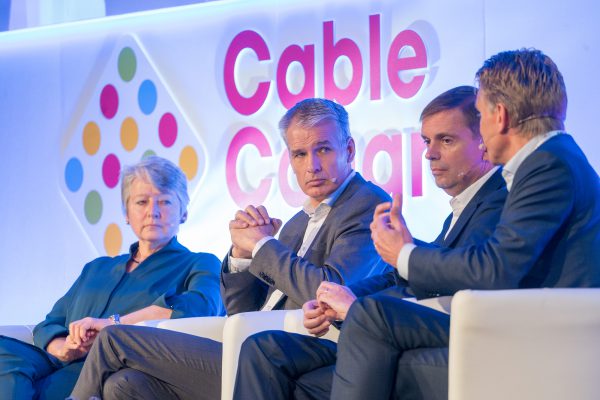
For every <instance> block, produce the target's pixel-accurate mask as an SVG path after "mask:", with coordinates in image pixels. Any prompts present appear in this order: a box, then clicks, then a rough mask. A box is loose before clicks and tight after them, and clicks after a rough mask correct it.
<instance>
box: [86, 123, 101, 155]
mask: <svg viewBox="0 0 600 400" xmlns="http://www.w3.org/2000/svg"><path fill="white" fill-rule="evenodd" d="M83 148H84V149H85V152H86V153H88V154H89V155H90V156H93V155H94V154H96V152H97V151H98V149H99V148H100V128H99V127H98V124H96V123H95V122H93V121H90V122H88V123H87V124H86V125H85V127H84V128H83Z"/></svg>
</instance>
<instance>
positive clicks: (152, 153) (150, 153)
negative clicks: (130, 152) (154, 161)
mask: <svg viewBox="0 0 600 400" xmlns="http://www.w3.org/2000/svg"><path fill="white" fill-rule="evenodd" d="M155 155H156V152H155V151H154V150H146V151H145V152H144V154H142V160H143V159H144V158H147V157H151V156H155Z"/></svg>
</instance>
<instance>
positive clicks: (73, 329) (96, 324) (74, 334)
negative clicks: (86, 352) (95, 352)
mask: <svg viewBox="0 0 600 400" xmlns="http://www.w3.org/2000/svg"><path fill="white" fill-rule="evenodd" d="M112 324H113V322H112V321H111V320H110V319H108V318H92V317H85V318H83V319H80V320H77V321H73V322H71V323H70V324H69V336H70V337H71V338H72V340H73V342H74V343H75V344H77V345H78V346H84V345H88V343H89V345H88V347H89V346H91V343H93V341H94V339H95V338H96V335H97V334H98V332H100V331H101V330H102V329H104V328H106V327H107V326H108V325H112Z"/></svg>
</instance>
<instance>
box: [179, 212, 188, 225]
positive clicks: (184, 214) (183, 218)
mask: <svg viewBox="0 0 600 400" xmlns="http://www.w3.org/2000/svg"><path fill="white" fill-rule="evenodd" d="M187 216H188V213H187V211H186V212H184V213H183V215H182V216H181V219H180V220H179V223H180V224H183V223H184V222H185V221H187Z"/></svg>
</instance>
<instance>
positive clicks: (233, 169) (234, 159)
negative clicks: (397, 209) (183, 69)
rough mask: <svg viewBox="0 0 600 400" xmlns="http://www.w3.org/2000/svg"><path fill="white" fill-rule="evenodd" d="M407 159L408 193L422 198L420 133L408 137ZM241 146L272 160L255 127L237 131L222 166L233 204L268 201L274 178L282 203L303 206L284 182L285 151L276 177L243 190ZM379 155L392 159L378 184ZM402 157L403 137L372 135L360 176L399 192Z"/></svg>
mask: <svg viewBox="0 0 600 400" xmlns="http://www.w3.org/2000/svg"><path fill="white" fill-rule="evenodd" d="M409 143H410V149H409V152H410V157H411V171H410V176H411V190H410V193H411V195H412V196H413V197H419V196H422V195H423V171H422V162H421V161H422V156H423V151H424V150H425V145H424V143H423V139H422V138H421V135H420V133H418V132H415V133H412V134H411V135H410V141H409ZM244 146H253V147H254V148H256V149H257V150H258V153H259V155H260V157H273V156H274V155H273V151H272V149H271V146H270V144H269V141H268V140H267V137H266V136H265V135H264V134H263V133H262V132H261V131H260V130H259V129H258V128H255V127H245V128H242V129H240V130H239V131H238V132H237V133H236V135H235V136H234V138H233V140H232V141H231V143H230V145H229V149H228V150H227V158H226V165H225V171H226V172H225V174H226V177H227V188H228V190H229V194H230V195H231V198H232V199H233V201H235V203H236V204H237V205H238V206H239V207H241V208H243V207H246V206H247V205H248V204H254V205H258V204H262V203H264V201H265V200H266V199H267V196H268V195H269V191H270V189H271V184H272V182H273V179H277V183H278V185H279V190H280V192H281V195H282V197H283V200H284V201H285V202H286V203H287V204H288V205H290V206H291V207H298V206H299V205H301V204H302V201H303V199H304V198H305V196H304V195H303V194H302V192H300V191H295V190H294V189H292V188H291V187H290V185H289V183H288V181H287V176H288V169H289V168H290V163H289V156H288V152H287V149H284V150H283V151H282V152H281V154H280V155H279V156H278V157H280V159H279V162H278V164H277V165H278V168H277V171H276V178H273V177H271V175H273V171H263V176H262V177H260V178H261V180H260V183H259V185H258V187H256V188H254V189H252V190H249V191H245V190H243V189H242V185H240V181H239V177H238V175H237V164H238V156H239V154H240V152H241V151H242V149H243V148H244ZM379 152H384V153H387V155H388V156H389V159H390V160H391V164H392V168H391V171H392V172H391V175H390V177H389V179H388V180H387V181H386V182H378V181H377V179H376V177H375V174H374V160H375V156H376V155H377V154H378V153H379ZM402 158H403V145H402V134H401V133H397V134H392V135H386V134H379V135H376V136H374V137H373V138H372V139H371V140H370V141H369V142H368V143H367V144H366V147H365V149H364V153H363V154H362V160H363V161H362V173H363V175H364V176H365V179H367V180H370V181H373V182H375V183H376V184H378V185H379V186H381V187H382V188H383V189H384V190H385V191H386V192H388V193H402V184H403V182H402Z"/></svg>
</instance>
